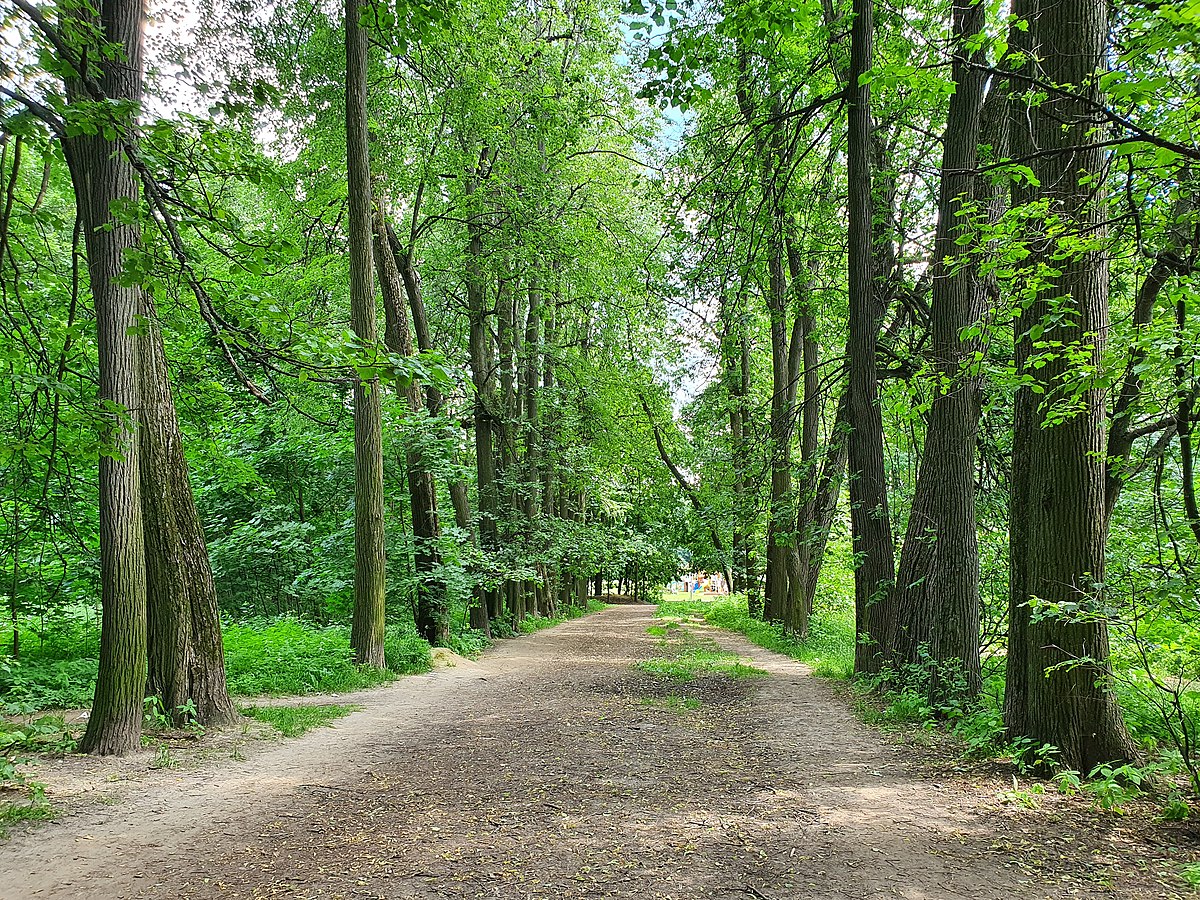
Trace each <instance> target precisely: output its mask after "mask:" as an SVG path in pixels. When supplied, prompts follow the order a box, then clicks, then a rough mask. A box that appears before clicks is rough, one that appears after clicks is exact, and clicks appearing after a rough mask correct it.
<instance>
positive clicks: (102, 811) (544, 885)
mask: <svg viewBox="0 0 1200 900" xmlns="http://www.w3.org/2000/svg"><path fill="white" fill-rule="evenodd" d="M652 621H653V611H652V609H651V608H648V607H615V608H610V609H608V610H606V611H604V612H602V613H599V614H596V615H593V616H589V617H587V618H585V619H581V620H576V621H573V622H570V623H567V624H565V625H561V626H559V627H557V628H555V629H552V630H550V631H547V632H542V633H540V634H537V635H533V636H530V637H526V638H521V639H518V640H515V641H511V642H506V643H505V644H504V645H503V646H502V647H500V648H498V649H497V650H495V651H493V652H490V653H488V654H486V655H485V656H484V657H483V659H481V660H480V661H479V663H478V664H477V665H473V666H470V667H463V668H461V669H450V670H443V671H439V672H436V673H434V674H433V675H431V676H427V677H418V678H410V679H405V680H403V681H402V682H400V683H398V684H397V685H394V686H390V687H387V688H383V689H379V690H376V691H373V692H368V693H364V694H362V695H361V696H359V697H358V698H357V702H359V703H362V704H363V706H364V708H363V710H362V711H361V712H358V713H354V714H353V715H351V716H349V717H348V718H346V719H343V720H341V721H340V722H339V723H338V725H337V726H336V727H335V728H331V729H320V730H318V731H316V732H313V733H310V734H309V735H306V736H304V737H303V738H300V739H297V740H293V741H289V742H287V743H283V744H281V745H279V746H277V747H273V748H272V749H269V750H267V751H266V752H263V753H259V754H256V755H254V756H253V757H252V758H251V759H248V760H246V761H244V762H235V761H230V760H226V761H225V762H223V763H221V764H219V765H218V764H210V765H206V766H204V767H201V768H199V769H197V770H192V771H186V772H176V773H172V774H170V775H169V776H163V777H161V778H159V779H157V780H155V779H151V780H149V781H148V782H145V783H139V787H138V789H137V790H136V791H135V792H134V793H132V794H131V795H130V796H129V797H127V798H126V799H125V800H123V801H121V802H120V803H119V804H117V805H111V806H106V807H102V806H93V808H92V809H90V810H89V811H85V812H83V813H80V814H76V815H72V816H68V817H66V818H65V819H63V820H62V821H60V822H56V823H51V824H49V825H47V826H45V827H42V828H39V829H36V830H34V831H31V832H27V833H24V834H21V835H18V836H16V837H15V838H14V839H13V840H12V841H11V842H9V843H8V844H7V845H0V897H2V898H4V900H29V898H64V900H65V898H71V900H90V898H96V900H99V898H104V900H110V898H208V897H239V898H250V897H255V898H257V897H289V898H335V897H337V898H356V900H358V898H363V900H366V898H388V900H402V898H435V897H437V898H493V897H499V898H514V900H516V898H521V900H534V898H538V900H541V898H547V900H549V898H553V900H574V898H633V897H637V898H644V900H683V898H701V897H704V898H769V900H782V898H785V897H786V898H792V897H805V898H819V900H864V898H875V897H889V898H891V897H900V898H909V900H922V898H927V900H953V898H971V900H1002V898H1003V900H1017V898H1056V900H1057V898H1061V897H1113V896H1119V897H1139V898H1140V897H1151V896H1167V895H1166V894H1164V893H1162V892H1161V889H1159V890H1158V891H1157V892H1154V891H1151V892H1149V893H1146V892H1145V890H1146V888H1145V885H1144V884H1142V883H1140V882H1137V881H1135V880H1122V881H1121V883H1118V884H1116V885H1115V886H1106V884H1105V881H1106V879H1104V878H1101V879H1097V878H1096V877H1095V876H1096V872H1097V871H1100V872H1101V873H1102V874H1103V873H1104V872H1105V871H1107V870H1105V868H1104V863H1103V860H1100V861H1099V862H1096V861H1095V856H1094V854H1093V852H1092V851H1093V850H1094V849H1095V848H1093V847H1089V846H1086V845H1085V844H1080V843H1079V841H1077V840H1075V839H1074V838H1072V837H1071V835H1068V834H1066V833H1065V832H1064V831H1063V830H1062V829H1059V830H1053V829H1052V830H1051V832H1050V833H1048V834H1044V835H1043V834H1035V835H1033V836H1032V838H1031V834H1030V828H1029V827H1028V825H1027V824H1026V825H1025V826H1022V825H1021V822H1020V821H1019V820H1012V821H1009V820H1006V819H1005V818H1004V814H1003V813H1002V812H1000V811H998V810H997V808H996V804H995V803H994V802H992V801H994V796H995V786H994V785H989V786H985V787H984V788H973V787H972V786H971V785H970V784H969V783H967V782H966V781H965V780H963V779H943V780H933V779H931V778H930V777H929V776H923V775H921V774H920V773H918V772H917V771H915V770H910V769H909V768H908V767H907V766H906V764H905V760H907V759H908V758H909V756H910V754H909V753H908V752H907V751H903V750H901V749H899V748H895V747H890V746H889V745H888V744H887V743H886V742H885V741H884V740H881V738H880V736H879V735H878V734H877V733H875V732H874V731H873V730H872V729H869V728H867V727H865V726H863V725H861V724H860V723H859V722H858V721H857V720H856V719H855V718H854V716H853V715H852V714H851V713H850V712H849V711H848V710H847V709H846V707H845V704H844V703H843V702H842V701H841V700H839V699H838V698H836V697H834V696H833V695H832V693H831V691H830V688H829V687H828V686H827V685H825V684H823V683H822V682H820V681H818V680H816V679H814V678H812V677H811V676H809V675H808V674H807V673H806V671H805V669H804V668H803V667H802V666H800V665H798V664H795V663H793V662H791V661H790V660H787V659H785V658H783V657H780V656H777V655H775V654H772V653H768V652H766V651H763V650H760V649H758V648H755V647H752V646H751V645H750V644H748V643H747V642H745V641H743V640H742V639H741V638H739V637H737V636H733V635H729V634H725V633H721V632H716V631H711V630H707V629H696V630H703V633H704V634H705V636H707V637H711V638H713V639H715V640H716V641H717V642H718V643H720V644H721V645H722V646H724V647H726V648H728V649H731V650H734V651H735V652H737V653H740V654H743V655H745V656H747V657H750V658H751V659H753V661H754V663H755V665H757V666H760V667H761V668H764V669H766V670H768V672H769V673H770V674H769V676H768V677H766V678H758V679H746V680H738V681H732V680H729V679H724V678H718V679H703V680H701V681H700V682H696V683H694V684H692V685H691V686H689V687H683V688H680V689H679V691H678V693H679V694H680V695H683V696H689V697H693V698H694V699H699V700H700V701H701V702H700V705H699V707H698V708H695V709H674V708H670V707H668V706H666V705H665V704H663V703H661V702H657V703H656V702H655V701H656V698H657V699H658V700H660V701H661V700H662V699H663V698H664V696H667V695H666V694H665V690H666V689H665V688H664V686H663V684H662V683H661V682H659V681H655V680H654V679H652V678H648V677H647V676H645V675H642V674H640V673H638V672H637V671H636V670H634V669H633V668H632V667H631V663H632V662H634V661H636V660H638V659H644V658H647V657H650V656H653V655H655V654H656V653H657V652H659V651H660V647H659V641H658V639H656V638H655V637H652V636H650V635H648V634H647V633H646V628H647V626H648V625H650V624H652ZM689 691H690V692H691V693H690V694H689ZM1022 827H1024V832H1022V831H1021V828H1022ZM1014 836H1015V837H1014ZM1032 839H1036V841H1037V842H1038V846H1039V847H1044V846H1045V844H1046V842H1047V841H1049V843H1050V845H1051V854H1052V855H1056V856H1057V858H1058V859H1060V860H1069V861H1071V862H1072V865H1071V866H1070V867H1069V869H1070V871H1075V870H1076V869H1078V874H1077V877H1075V876H1070V875H1064V872H1063V870H1062V869H1061V868H1056V867H1053V866H1052V867H1049V868H1039V867H1037V866H1035V865H1031V864H1030V860H1031V857H1030V854H1029V853H1028V851H1027V849H1023V847H1027V846H1028V845H1029V842H1030V840H1032ZM1055 841H1059V842H1061V845H1062V846H1061V847H1059V848H1058V850H1057V851H1056V850H1055V848H1054V846H1053V845H1054V842H1055ZM1107 881H1109V882H1111V881H1112V878H1107Z"/></svg>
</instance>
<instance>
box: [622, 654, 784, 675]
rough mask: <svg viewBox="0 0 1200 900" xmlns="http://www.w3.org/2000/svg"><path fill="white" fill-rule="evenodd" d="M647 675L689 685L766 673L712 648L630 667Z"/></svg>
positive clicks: (659, 658) (657, 658)
mask: <svg viewBox="0 0 1200 900" xmlns="http://www.w3.org/2000/svg"><path fill="white" fill-rule="evenodd" d="M634 665H635V666H636V667H637V668H638V669H640V670H641V671H643V672H645V673H646V674H648V675H657V676H659V677H662V678H670V679H673V680H675V681H684V682H686V681H692V680H694V679H695V678H697V677H699V676H701V675H721V676H724V677H726V678H760V677H762V676H763V675H766V674H767V673H766V671H764V670H763V669H759V668H756V667H755V666H750V665H747V664H746V663H744V662H742V661H741V659H740V658H739V657H738V656H737V655H735V654H733V653H728V652H726V651H724V650H721V649H718V648H716V647H715V646H689V647H684V648H683V649H682V650H680V651H679V652H678V653H677V654H675V655H674V656H660V657H655V658H654V659H647V660H643V661H641V662H638V663H635V664H634Z"/></svg>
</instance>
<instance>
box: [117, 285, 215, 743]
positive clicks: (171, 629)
mask: <svg viewBox="0 0 1200 900" xmlns="http://www.w3.org/2000/svg"><path fill="white" fill-rule="evenodd" d="M144 318H145V337H144V340H143V342H142V356H141V376H142V415H141V489H142V511H143V516H144V520H145V547H146V575H147V610H146V613H147V640H146V643H147V651H148V657H149V679H148V683H147V688H148V693H150V694H153V695H154V696H156V697H158V698H159V702H160V703H161V704H162V710H163V712H164V713H165V714H167V715H169V716H170V717H171V719H172V720H173V721H174V722H175V724H176V725H185V724H188V723H189V721H195V722H197V723H199V724H201V725H205V726H209V727H212V726H218V725H226V724H229V723H230V722H233V721H235V720H236V719H237V717H238V714H237V709H236V708H235V707H234V705H233V701H232V700H231V699H230V698H229V690H228V688H227V687H226V683H225V648H224V642H223V639H222V636H221V614H220V610H219V609H218V607H217V590H216V586H215V585H214V584H213V576H212V567H211V566H210V565H209V559H208V547H207V545H206V544H205V541H204V529H203V528H202V527H201V525H200V517H199V515H198V514H197V512H196V501H195V498H194V497H193V495H192V485H191V482H190V480H189V479H188V465H187V458H186V457H185V456H184V453H183V436H182V435H181V434H180V432H179V420H178V417H177V416H176V413H175V401H174V399H173V398H172V396H171V381H170V373H169V370H168V369H167V358H166V355H165V353H164V352H163V342H162V330H161V328H160V327H159V323H158V320H157V316H156V312H155V310H154V306H153V301H152V300H151V299H150V297H149V296H145V295H144ZM189 707H190V708H191V711H188V710H189Z"/></svg>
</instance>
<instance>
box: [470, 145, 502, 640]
mask: <svg viewBox="0 0 1200 900" xmlns="http://www.w3.org/2000/svg"><path fill="white" fill-rule="evenodd" d="M487 159H488V149H487V148H486V147H484V148H483V149H481V150H480V154H479V166H478V167H477V170H478V169H482V167H483V165H484V163H485V162H486V161H487ZM476 179H477V172H472V173H471V174H470V176H469V177H468V181H467V195H468V197H470V196H472V195H474V194H475V193H476V189H477V187H478V185H477V184H476ZM468 215H469V218H468V222H467V263H466V282H467V315H468V319H469V325H468V328H469V333H468V345H469V355H470V365H471V382H472V384H473V385H474V388H475V404H474V411H475V476H476V487H477V489H478V491H479V546H480V548H481V549H482V550H483V552H484V553H485V554H492V553H495V551H496V549H497V546H498V544H499V522H498V520H497V513H498V506H499V497H498V494H497V485H496V453H495V432H496V427H495V414H494V409H495V401H494V397H493V395H494V393H495V388H494V386H493V384H492V365H491V356H492V354H491V343H490V342H491V338H490V336H489V334H488V328H487V315H488V313H487V309H486V308H485V297H484V295H485V293H486V286H485V283H484V273H483V224H482V222H481V220H480V216H481V212H480V210H478V209H474V208H473V209H471V210H470V212H469V213H468ZM481 599H482V601H483V603H484V607H485V611H486V613H485V614H486V616H487V618H488V619H489V620H490V619H493V618H496V617H497V616H498V615H499V607H500V592H499V591H498V590H496V589H494V588H486V587H485V588H484V589H483V591H482V596H481ZM479 618H482V617H479Z"/></svg>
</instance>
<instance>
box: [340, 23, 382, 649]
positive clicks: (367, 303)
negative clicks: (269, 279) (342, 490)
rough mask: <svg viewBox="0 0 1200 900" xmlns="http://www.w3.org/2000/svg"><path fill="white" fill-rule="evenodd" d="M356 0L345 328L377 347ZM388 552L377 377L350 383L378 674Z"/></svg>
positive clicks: (358, 591)
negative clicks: (347, 304)
mask: <svg viewBox="0 0 1200 900" xmlns="http://www.w3.org/2000/svg"><path fill="white" fill-rule="evenodd" d="M359 15H360V5H359V2H358V0H346V168H347V174H348V187H349V201H350V203H349V205H350V215H349V220H348V231H349V238H350V322H351V327H352V328H353V330H354V334H355V336H356V337H357V338H358V340H359V343H360V344H361V345H362V347H363V348H364V349H365V350H367V351H368V352H374V351H375V350H376V348H377V346H378V343H379V329H378V325H377V324H376V321H375V289H374V285H373V283H372V277H371V275H372V273H371V266H372V263H371V256H372V254H371V161H370V154H369V152H368V145H367V38H366V34H365V33H364V32H363V29H362V25H361V23H360V22H359ZM386 595H387V552H386V548H385V545H384V533H383V410H382V407H381V403H380V397H379V379H378V378H371V379H364V378H359V377H356V378H355V381H354V617H353V620H352V622H351V627H350V643H351V646H353V648H354V658H355V660H356V661H357V662H358V663H359V664H361V665H367V666H373V667H375V668H380V669H381V668H383V666H384V657H383V631H384V622H385V603H386Z"/></svg>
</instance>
